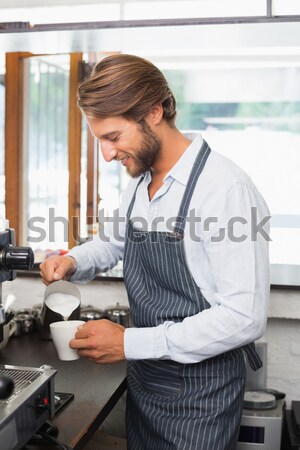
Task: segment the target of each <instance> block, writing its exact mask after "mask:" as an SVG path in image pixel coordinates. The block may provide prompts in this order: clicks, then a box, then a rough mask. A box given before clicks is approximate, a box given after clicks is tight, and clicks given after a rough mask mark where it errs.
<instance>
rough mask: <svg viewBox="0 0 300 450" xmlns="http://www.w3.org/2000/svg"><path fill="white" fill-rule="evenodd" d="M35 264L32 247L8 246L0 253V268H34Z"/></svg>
mask: <svg viewBox="0 0 300 450" xmlns="http://www.w3.org/2000/svg"><path fill="white" fill-rule="evenodd" d="M33 264H34V253H33V250H32V248H30V247H14V246H8V247H5V248H4V249H2V254H1V255H0V269H4V270H7V271H8V270H17V269H24V270H28V269H32V267H33Z"/></svg>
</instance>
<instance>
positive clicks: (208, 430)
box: [41, 55, 269, 450]
mask: <svg viewBox="0 0 300 450" xmlns="http://www.w3.org/2000/svg"><path fill="white" fill-rule="evenodd" d="M78 104H79V107H80V108H81V110H82V112H83V114H84V115H85V118H86V120H87V122H88V125H89V127H90V130H91V132H92V134H93V135H94V136H95V138H97V139H98V141H99V143H100V146H101V151H102V153H103V156H104V158H105V160H106V161H112V160H114V159H115V160H118V161H120V162H121V164H123V166H125V167H126V169H127V171H128V173H129V174H130V175H131V176H132V177H133V178H134V179H133V180H132V182H131V183H130V184H129V187H128V189H127V191H126V192H125V194H124V198H123V202H122V206H121V208H120V217H119V220H118V222H119V223H118V225H119V226H118V230H117V233H116V230H114V229H113V225H110V226H107V228H106V230H105V239H103V238H102V239H101V238H97V239H95V240H93V241H91V242H88V243H86V244H84V245H82V246H80V247H77V248H74V249H72V250H71V251H70V252H69V254H68V255H67V256H63V257H57V256H56V257H53V258H50V259H48V260H46V261H45V262H44V263H43V264H41V274H42V277H43V279H44V282H45V283H46V284H48V283H51V282H52V281H55V280H58V279H61V278H63V279H67V280H69V279H70V280H71V281H77V282H87V281H89V280H91V279H93V277H94V276H95V275H96V274H97V273H99V272H100V271H104V270H108V269H109V268H111V267H113V266H114V265H115V264H116V263H117V262H118V261H119V260H120V259H123V263H124V281H125V285H126V289H127V293H128V298H129V302H130V306H131V313H132V317H133V322H134V325H135V326H134V327H133V328H129V329H126V330H125V329H124V328H123V327H121V326H119V325H117V324H114V323H112V322H109V321H106V320H102V321H93V322H87V323H86V324H85V325H84V326H83V327H82V328H80V329H79V330H78V332H77V333H76V335H75V339H73V340H72V341H71V342H70V346H71V347H72V348H75V349H77V350H78V353H79V354H80V355H81V356H84V357H87V358H90V359H91V360H93V361H95V362H97V363H111V362H114V361H120V360H123V359H127V360H128V377H127V379H128V395H127V414H126V418H127V420H126V423H127V442H128V448H129V449H131V450H154V449H158V450H169V449H178V450H188V449H190V450H192V449H193V450H194V449H197V450H225V449H226V450H229V449H234V448H235V445H236V441H237V437H238V430H239V424H240V419H241V413H242V403H243V394H244V386H245V373H246V371H245V359H244V355H247V356H248V358H249V361H250V363H251V365H252V367H253V368H254V369H257V368H259V367H260V361H259V358H258V356H257V354H256V353H255V350H254V345H253V341H254V340H256V339H257V338H259V337H260V336H262V334H263V332H264V329H265V324H266V317H267V302H268V293H269V276H268V274H269V262H268V236H267V230H265V229H263V227H260V225H261V224H263V225H265V228H267V222H268V214H269V213H268V208H267V206H266V204H265V202H264V200H263V198H262V197H261V195H260V194H259V193H258V191H257V189H256V187H255V186H254V185H253V183H252V181H251V179H250V178H249V177H248V176H247V175H246V174H245V173H244V172H243V171H242V170H241V169H240V168H239V167H237V166H236V165H235V164H234V163H233V162H231V161H230V160H228V159H227V158H225V157H223V156H221V155H219V154H217V153H216V152H213V151H211V149H210V148H209V146H208V144H207V143H206V142H205V141H204V140H203V139H202V137H201V136H200V135H198V136H196V137H195V138H194V137H191V136H185V135H183V134H182V133H181V132H180V131H179V130H178V129H177V128H176V126H175V116H176V102H175V99H174V96H173V94H172V92H171V91H170V88H169V86H168V84H167V81H166V80H165V78H164V76H163V74H162V73H161V72H160V71H159V70H158V68H157V67H155V66H154V65H153V64H151V63H150V62H149V61H146V60H144V59H142V58H139V57H136V56H132V55H113V56H109V57H107V58H105V59H103V60H102V61H100V62H99V63H98V64H97V65H96V67H95V69H94V71H93V73H92V74H91V75H90V76H89V77H88V78H87V79H86V80H84V81H83V82H82V84H81V85H80V87H79V94H78ZM123 217H126V223H125V220H124V221H122V220H121V219H122V218H123ZM255 230H256V233H254V231H255ZM120 236H123V237H124V239H123V240H122V239H120Z"/></svg>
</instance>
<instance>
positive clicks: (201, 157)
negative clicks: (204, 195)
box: [173, 140, 211, 235]
mask: <svg viewBox="0 0 300 450" xmlns="http://www.w3.org/2000/svg"><path fill="white" fill-rule="evenodd" d="M210 152H211V149H210V147H209V145H208V144H207V142H206V141H205V140H203V143H202V145H201V148H200V151H199V153H198V155H197V158H196V159H195V162H194V164H193V167H192V170H191V174H190V177H189V181H188V184H187V186H186V189H185V192H184V195H183V198H182V201H181V204H180V208H179V212H178V216H177V218H176V222H175V226H174V230H173V233H174V234H180V235H183V234H184V228H185V223H186V218H187V214H188V209H189V205H190V202H191V198H192V195H193V193H194V190H195V187H196V184H197V181H198V178H199V176H200V174H201V172H202V170H203V169H204V166H205V164H206V161H207V158H208V156H209V154H210Z"/></svg>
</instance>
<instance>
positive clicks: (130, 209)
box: [126, 175, 144, 222]
mask: <svg viewBox="0 0 300 450" xmlns="http://www.w3.org/2000/svg"><path fill="white" fill-rule="evenodd" d="M143 179H144V175H142V176H141V178H140V180H139V182H138V184H137V185H136V188H135V191H134V194H133V196H132V199H131V202H130V203H129V206H128V209H127V213H126V219H127V222H128V221H129V219H130V216H131V212H132V208H133V205H134V202H135V197H136V193H137V190H138V187H139V185H140V184H141V182H142V181H143Z"/></svg>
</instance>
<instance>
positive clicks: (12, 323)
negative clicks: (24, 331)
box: [8, 319, 17, 337]
mask: <svg viewBox="0 0 300 450" xmlns="http://www.w3.org/2000/svg"><path fill="white" fill-rule="evenodd" d="M16 329H17V324H16V322H15V321H14V320H13V319H12V320H11V321H10V322H9V331H8V335H9V337H11V335H12V334H14V332H15V331H16Z"/></svg>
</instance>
